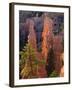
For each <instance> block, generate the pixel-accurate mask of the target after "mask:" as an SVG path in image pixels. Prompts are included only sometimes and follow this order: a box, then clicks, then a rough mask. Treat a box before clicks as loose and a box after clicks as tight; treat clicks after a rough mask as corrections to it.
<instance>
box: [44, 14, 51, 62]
mask: <svg viewBox="0 0 72 90" xmlns="http://www.w3.org/2000/svg"><path fill="white" fill-rule="evenodd" d="M50 34H52V20H51V19H50V18H48V17H47V15H46V13H45V14H44V25H43V32H42V54H43V55H44V58H45V60H47V55H48V50H49V48H50V42H49V41H50V39H51V38H52V36H50Z"/></svg>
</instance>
